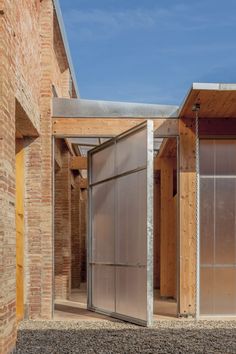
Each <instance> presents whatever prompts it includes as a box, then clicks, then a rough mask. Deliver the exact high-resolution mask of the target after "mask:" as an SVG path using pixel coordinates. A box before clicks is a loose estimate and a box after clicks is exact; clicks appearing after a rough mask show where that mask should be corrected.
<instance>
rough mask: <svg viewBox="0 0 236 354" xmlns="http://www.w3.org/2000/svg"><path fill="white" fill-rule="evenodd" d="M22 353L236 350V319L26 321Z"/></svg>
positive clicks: (20, 339) (19, 344)
mask: <svg viewBox="0 0 236 354" xmlns="http://www.w3.org/2000/svg"><path fill="white" fill-rule="evenodd" d="M16 353H19V354H28V353H34V354H71V353H81V354H87V353H88V354H90V353H96V354H131V353H132V354H133V353H135V354H136V353H142V354H143V353H145V354H146V353H150V354H151V353H162V354H164V353H191V354H194V353H207V354H210V353H214V354H216V353H222V354H226V353H232V354H233V353H236V321H199V322H195V321H192V320H178V321H176V320H175V321H156V322H155V323H154V325H153V327H152V328H142V327H138V326H135V325H131V324H127V323H122V322H110V321H97V322H94V321H93V322H87V321H84V322H82V321H80V322H76V321H70V322H69V321H67V322H66V321H23V322H22V323H21V324H20V328H19V331H18V341H17V349H16Z"/></svg>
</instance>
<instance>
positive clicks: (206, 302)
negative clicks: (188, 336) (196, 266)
mask: <svg viewBox="0 0 236 354" xmlns="http://www.w3.org/2000/svg"><path fill="white" fill-rule="evenodd" d="M235 157H236V141H235V140H225V139H224V140H201V141H200V313H201V314H202V315H235V314H236V158H235Z"/></svg>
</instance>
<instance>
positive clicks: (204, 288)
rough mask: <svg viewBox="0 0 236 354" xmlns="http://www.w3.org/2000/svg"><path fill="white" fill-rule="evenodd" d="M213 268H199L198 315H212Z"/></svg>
mask: <svg viewBox="0 0 236 354" xmlns="http://www.w3.org/2000/svg"><path fill="white" fill-rule="evenodd" d="M213 284H214V268H213V267H201V268H200V289H201V291H200V314H201V315H209V314H214V303H213V298H214V290H213Z"/></svg>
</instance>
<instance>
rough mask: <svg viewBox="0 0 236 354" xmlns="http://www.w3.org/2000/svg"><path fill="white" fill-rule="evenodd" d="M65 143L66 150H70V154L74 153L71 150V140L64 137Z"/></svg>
mask: <svg viewBox="0 0 236 354" xmlns="http://www.w3.org/2000/svg"><path fill="white" fill-rule="evenodd" d="M65 143H66V146H67V148H68V150H69V151H70V154H71V155H72V156H73V155H75V152H74V150H73V147H72V144H71V142H70V141H69V140H68V139H65Z"/></svg>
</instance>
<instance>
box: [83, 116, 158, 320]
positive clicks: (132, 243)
mask: <svg viewBox="0 0 236 354" xmlns="http://www.w3.org/2000/svg"><path fill="white" fill-rule="evenodd" d="M152 212H153V122H152V121H147V122H145V123H142V124H140V125H139V126H137V127H135V128H133V129H131V130H129V131H127V132H125V133H123V134H121V135H119V136H117V137H116V138H114V139H111V140H109V141H108V142H106V143H104V144H102V145H100V146H99V147H96V148H95V149H93V150H91V151H90V152H89V235H88V249H89V254H88V270H89V274H88V275H89V281H88V286H89V289H88V290H89V291H88V295H89V296H88V308H89V309H91V310H94V311H98V312H101V313H105V314H108V315H111V316H113V317H116V318H120V319H124V320H126V321H130V322H134V323H138V324H141V325H150V324H151V322H152V315H153V310H152V308H153V284H152V278H153V270H152V267H153V265H152V260H153V256H152V247H153V245H152V244H153V216H152Z"/></svg>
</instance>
